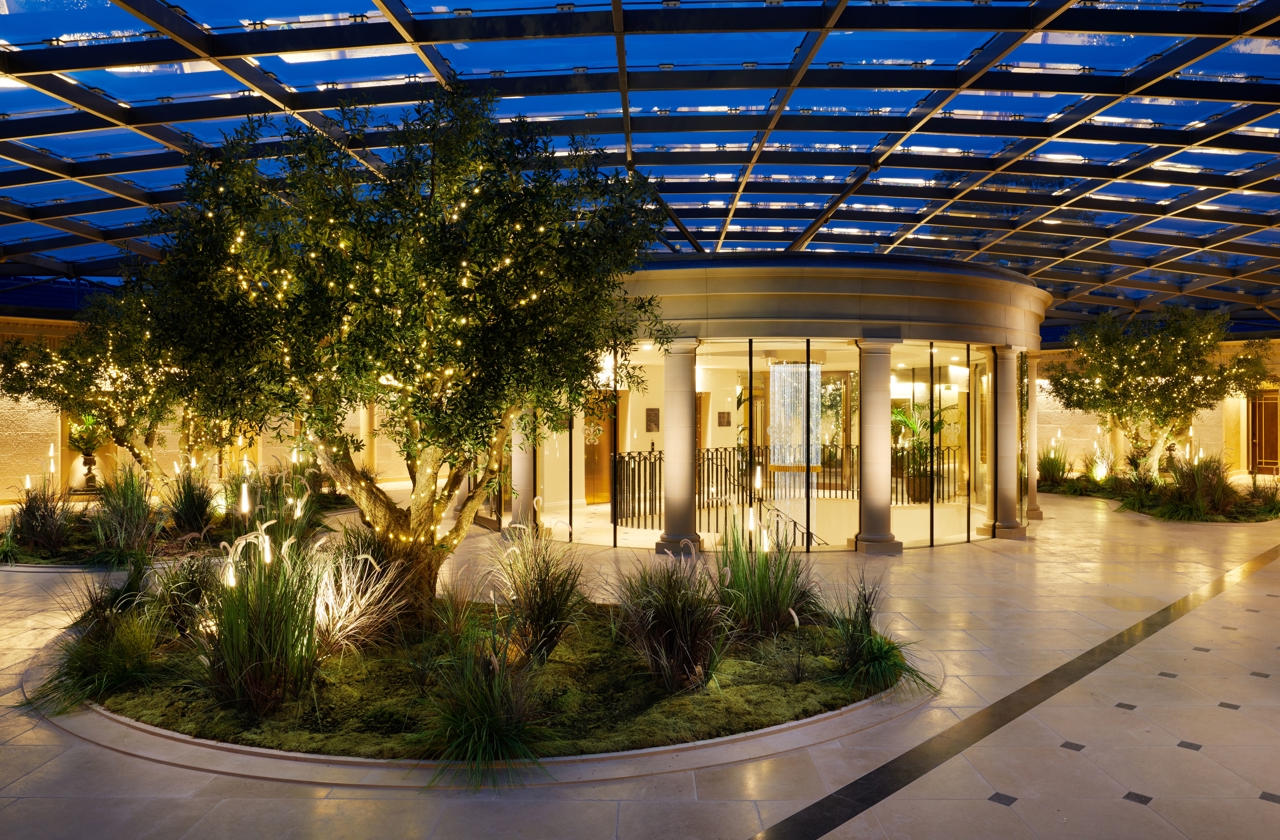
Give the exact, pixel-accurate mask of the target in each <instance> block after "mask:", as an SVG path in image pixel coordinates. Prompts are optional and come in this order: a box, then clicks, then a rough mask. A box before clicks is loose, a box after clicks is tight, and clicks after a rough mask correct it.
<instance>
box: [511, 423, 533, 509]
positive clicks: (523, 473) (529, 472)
mask: <svg viewBox="0 0 1280 840" xmlns="http://www.w3.org/2000/svg"><path fill="white" fill-rule="evenodd" d="M534 464H535V461H534V453H533V442H532V441H530V440H527V439H526V438H525V436H524V435H523V434H522V433H521V432H520V426H519V425H516V427H515V428H514V429H512V431H511V524H512V525H528V526H530V527H533V526H535V525H536V524H537V521H538V511H537V509H536V508H535V507H534V505H533V500H534V498H535V497H536V496H537V495H538V490H537V486H538V483H537V477H536V476H535V475H534V474H533V471H534Z"/></svg>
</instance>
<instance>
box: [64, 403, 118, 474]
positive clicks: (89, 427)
mask: <svg viewBox="0 0 1280 840" xmlns="http://www.w3.org/2000/svg"><path fill="white" fill-rule="evenodd" d="M110 440H111V435H110V434H108V433H107V428H106V427H105V426H103V425H102V424H101V423H99V422H98V418H96V417H94V416H93V415H92V414H86V415H84V416H83V417H81V418H80V422H79V423H72V424H71V430H70V432H69V433H68V435H67V444H68V445H69V446H70V447H71V448H72V449H74V450H75V451H77V452H79V453H80V457H81V459H82V460H83V463H84V486H85V489H86V490H96V489H97V487H98V477H97V476H96V475H94V474H93V467H94V465H95V464H97V462H98V459H97V458H95V457H94V454H93V453H95V452H97V451H98V449H100V448H101V447H103V446H105V445H106V444H107V443H108V442H109V441H110Z"/></svg>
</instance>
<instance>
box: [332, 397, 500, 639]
mask: <svg viewBox="0 0 1280 840" xmlns="http://www.w3.org/2000/svg"><path fill="white" fill-rule="evenodd" d="M510 427H511V424H510V420H508V421H507V422H506V423H505V424H504V425H503V426H502V428H501V429H499V431H498V433H497V434H495V435H494V437H493V439H492V441H491V443H490V448H489V452H488V453H487V458H486V463H485V465H484V467H483V468H482V469H480V470H479V471H478V473H479V474H478V476H477V479H478V480H477V482H476V486H475V487H474V488H473V489H472V490H471V491H470V492H469V493H468V494H467V497H466V499H465V500H464V502H463V504H462V508H461V510H460V511H459V514H458V519H457V521H455V522H454V524H453V526H452V527H451V528H450V529H449V530H448V531H447V532H443V533H442V532H441V530H442V525H443V520H444V515H445V513H446V512H447V510H448V508H449V504H450V502H451V501H452V499H453V495H454V493H456V491H457V488H458V487H460V486H461V483H462V480H463V479H464V478H465V477H466V476H467V475H468V474H470V473H473V472H475V469H474V468H475V466H476V465H475V464H474V462H472V461H470V460H466V459H461V458H459V459H458V462H457V463H449V464H448V466H449V473H448V475H447V477H446V478H445V480H444V485H443V487H438V486H437V484H438V480H439V473H440V471H441V470H442V469H443V462H444V461H445V460H446V459H445V457H444V456H442V455H441V454H440V453H439V452H436V453H432V457H430V458H424V457H423V456H424V455H425V454H426V453H424V452H421V451H420V452H418V453H417V455H418V458H417V464H416V466H417V467H418V471H417V476H416V479H417V480H416V481H415V482H414V487H413V491H412V493H411V495H410V497H409V507H408V508H407V509H405V508H402V507H400V506H398V505H397V504H396V503H395V502H393V501H392V500H391V497H390V496H388V495H387V493H386V491H384V490H383V489H382V488H381V487H378V486H377V485H376V484H374V483H373V482H371V481H366V480H365V479H364V477H363V476H362V475H361V474H360V470H359V468H358V467H357V466H356V464H355V461H354V459H353V458H352V456H351V450H350V448H349V447H348V446H347V445H346V444H345V443H344V442H341V441H324V440H321V441H320V446H318V447H317V459H318V460H319V462H320V467H321V468H322V469H323V470H324V471H325V472H326V473H328V475H329V476H330V477H331V478H333V480H334V482H335V483H336V484H337V486H338V489H339V490H340V491H342V492H344V493H346V494H347V495H348V496H350V497H351V500H352V501H353V502H355V503H356V507H358V508H359V509H360V512H361V513H362V514H363V515H364V518H365V519H366V520H367V521H368V522H369V524H370V525H371V526H372V527H373V530H374V533H376V534H377V535H378V536H379V537H380V538H381V539H383V540H385V541H386V542H387V544H388V545H390V546H392V547H393V548H394V549H395V553H396V554H397V555H398V556H399V557H400V558H402V559H403V561H404V562H405V563H407V564H408V566H409V568H410V569H411V574H412V579H411V581H410V583H411V586H412V588H413V590H414V592H415V593H417V598H416V601H417V607H418V610H419V613H420V616H421V617H422V618H423V619H424V620H425V619H427V618H429V616H430V610H431V603H432V601H433V600H434V598H435V594H436V584H437V580H438V579H439V575H440V568H441V567H442V566H443V565H444V562H445V560H447V559H448V558H449V555H450V554H452V553H453V551H454V549H456V548H457V547H458V545H459V543H461V542H462V539H463V537H465V536H466V535H467V531H468V530H469V529H470V528H471V524H472V522H473V521H474V519H475V515H476V512H477V511H478V510H479V509H480V505H481V503H482V502H483V501H484V497H485V496H486V495H487V493H488V490H489V485H490V483H491V482H492V481H493V480H494V478H495V477H496V476H497V474H498V469H499V465H500V464H501V462H502V452H503V449H504V448H505V447H506V443H507V437H508V435H509V434H510Z"/></svg>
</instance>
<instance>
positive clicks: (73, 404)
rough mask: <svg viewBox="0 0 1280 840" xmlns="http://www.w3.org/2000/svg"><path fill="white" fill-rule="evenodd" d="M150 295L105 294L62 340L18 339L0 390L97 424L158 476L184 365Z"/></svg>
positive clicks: (7, 355)
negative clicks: (166, 346)
mask: <svg viewBox="0 0 1280 840" xmlns="http://www.w3.org/2000/svg"><path fill="white" fill-rule="evenodd" d="M151 326H152V323H151V317H150V314H149V312H148V311H147V303H146V301H145V300H144V299H142V298H140V297H139V296H137V295H134V294H124V295H112V294H106V293H104V294H97V295H94V296H93V297H91V298H90V299H89V302H88V303H87V304H86V306H85V308H84V310H82V311H81V313H80V329H79V330H78V331H76V332H74V333H72V334H71V335H69V336H67V337H66V338H64V339H62V340H61V342H59V343H58V344H57V345H56V346H54V345H53V344H51V343H49V342H47V341H24V340H22V339H13V340H11V341H8V342H6V343H5V344H4V345H3V346H2V347H0V393H5V394H9V395H11V396H15V397H27V398H30V399H34V400H37V401H39V402H42V403H45V404H46V405H50V406H53V407H54V408H56V409H58V410H60V411H65V412H67V413H68V414H71V415H72V416H74V417H76V418H78V419H79V421H80V422H81V423H84V422H85V418H86V417H92V418H93V419H94V421H95V423H94V425H96V426H98V427H100V428H101V429H102V430H103V432H105V433H106V435H107V436H108V437H109V438H110V439H111V441H112V442H113V443H115V444H116V445H117V446H120V447H123V448H124V449H126V450H128V452H129V453H130V454H131V455H132V456H133V458H134V460H135V461H137V463H138V465H139V466H141V467H142V468H143V469H144V470H145V471H146V472H147V473H148V474H150V475H152V476H153V477H155V476H156V475H158V474H161V473H162V471H161V470H160V467H159V465H158V464H157V463H156V460H155V457H154V456H153V450H154V448H155V446H156V443H157V442H158V433H159V429H160V426H161V424H162V423H164V422H165V421H167V420H169V419H170V418H171V417H172V416H173V415H174V413H175V411H176V410H177V406H178V401H179V398H180V393H179V391H178V388H177V384H178V381H177V376H176V374H177V369H176V368H175V367H174V365H173V362H172V359H171V357H170V354H168V353H166V352H165V351H164V350H163V349H162V348H160V347H159V346H158V344H157V342H156V341H155V339H154V338H153V336H152V334H151Z"/></svg>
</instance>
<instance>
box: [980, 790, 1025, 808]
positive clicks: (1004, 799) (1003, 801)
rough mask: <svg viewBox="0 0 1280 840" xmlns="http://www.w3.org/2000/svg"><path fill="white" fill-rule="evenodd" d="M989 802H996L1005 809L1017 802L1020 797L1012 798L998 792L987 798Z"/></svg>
mask: <svg viewBox="0 0 1280 840" xmlns="http://www.w3.org/2000/svg"><path fill="white" fill-rule="evenodd" d="M987 801H988V802H994V803H996V804H997V805H1004V806H1005V807H1008V806H1010V805H1012V804H1013V803H1015V802H1017V801H1018V797H1016V796H1010V795H1009V794H1007V793H1001V792H1000V791H996V792H995V793H993V794H991V795H990V796H988V797H987Z"/></svg>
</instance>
